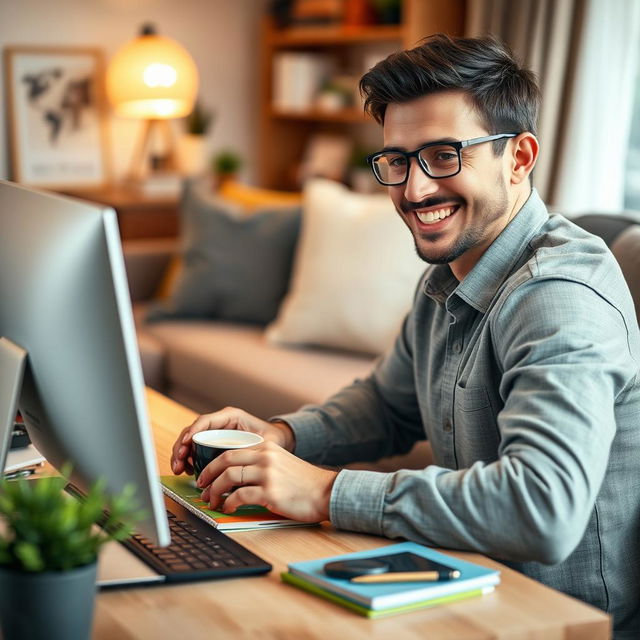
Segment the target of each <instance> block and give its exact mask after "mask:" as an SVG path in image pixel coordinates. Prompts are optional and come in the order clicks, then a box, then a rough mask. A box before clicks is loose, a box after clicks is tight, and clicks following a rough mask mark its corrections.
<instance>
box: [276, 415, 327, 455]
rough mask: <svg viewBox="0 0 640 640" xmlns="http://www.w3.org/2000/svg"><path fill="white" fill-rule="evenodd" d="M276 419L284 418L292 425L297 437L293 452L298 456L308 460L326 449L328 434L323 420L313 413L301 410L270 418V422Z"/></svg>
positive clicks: (284, 420)
mask: <svg viewBox="0 0 640 640" xmlns="http://www.w3.org/2000/svg"><path fill="white" fill-rule="evenodd" d="M274 420H282V421H283V422H286V423H287V424H288V425H289V426H290V427H291V430H292V431H293V435H294V436H295V438H296V446H295V449H294V450H293V453H295V455H297V456H298V458H302V459H303V460H307V459H309V458H313V457H315V456H317V455H318V453H320V452H322V451H324V450H325V449H326V447H327V436H326V435H325V431H324V426H323V424H322V420H320V419H319V418H318V417H317V416H315V415H314V414H313V413H310V412H304V411H299V412H296V413H287V414H284V415H280V416H273V418H269V422H272V421H274Z"/></svg>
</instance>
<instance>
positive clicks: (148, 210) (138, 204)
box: [65, 186, 179, 240]
mask: <svg viewBox="0 0 640 640" xmlns="http://www.w3.org/2000/svg"><path fill="white" fill-rule="evenodd" d="M65 193H66V195H70V196H73V197H75V198H80V199H81V200H88V201H89V202H96V203H99V204H104V205H107V206H109V207H113V208H114V209H115V211H116V214H117V216H118V225H119V227H120V237H121V238H122V240H137V239H140V238H167V237H175V236H177V235H178V230H179V217H178V196H173V195H150V194H147V193H145V192H144V191H142V190H140V189H134V188H128V187H124V186H107V187H104V188H102V189H91V190H89V189H87V190H82V189H77V190H66V191H65Z"/></svg>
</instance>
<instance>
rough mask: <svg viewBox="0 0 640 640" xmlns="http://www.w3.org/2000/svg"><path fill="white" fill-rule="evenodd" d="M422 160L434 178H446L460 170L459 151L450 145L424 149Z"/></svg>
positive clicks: (421, 152) (421, 153)
mask: <svg viewBox="0 0 640 640" xmlns="http://www.w3.org/2000/svg"><path fill="white" fill-rule="evenodd" d="M420 159H421V160H422V162H423V164H425V165H426V167H427V170H428V171H429V173H430V174H431V175H432V176H433V177H434V178H444V177H446V176H450V175H453V174H455V173H457V172H458V171H459V170H460V156H459V155H458V150H457V149H456V148H455V147H452V146H451V145H448V144H442V145H436V146H434V147H427V148H426V149H422V150H421V151H420Z"/></svg>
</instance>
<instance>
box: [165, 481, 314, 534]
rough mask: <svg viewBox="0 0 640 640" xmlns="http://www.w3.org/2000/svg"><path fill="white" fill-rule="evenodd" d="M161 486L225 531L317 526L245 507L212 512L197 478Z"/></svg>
mask: <svg viewBox="0 0 640 640" xmlns="http://www.w3.org/2000/svg"><path fill="white" fill-rule="evenodd" d="M160 482H161V483H162V490H163V491H164V493H165V494H167V495H168V496H169V497H170V498H172V499H173V500H175V501H176V502H177V503H178V504H180V505H182V506H183V507H184V508H185V509H187V510H188V511H190V512H191V513H193V514H194V515H196V516H198V517H199V518H202V520H204V521H205V522H207V523H208V524H210V525H211V526H212V527H215V528H216V529H220V530H221V531H243V530H248V529H274V528H279V527H302V526H307V527H308V526H313V525H314V524H315V523H311V522H298V521H297V520H290V519H289V518H285V517H284V516H281V515H278V514H277V513H273V512H272V511H269V510H268V509H265V508H264V507H261V506H258V505H245V506H242V507H240V508H239V509H238V510H237V511H236V512H235V513H224V512H222V511H216V510H215V509H211V508H209V504H208V503H206V502H205V501H204V500H202V498H200V494H201V493H202V490H201V489H198V487H196V486H195V484H194V481H193V476H184V475H182V476H160Z"/></svg>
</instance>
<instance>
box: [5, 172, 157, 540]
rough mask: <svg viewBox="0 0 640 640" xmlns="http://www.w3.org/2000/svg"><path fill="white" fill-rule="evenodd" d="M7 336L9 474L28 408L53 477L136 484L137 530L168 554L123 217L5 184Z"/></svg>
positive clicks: (81, 483)
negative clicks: (61, 472)
mask: <svg viewBox="0 0 640 640" xmlns="http://www.w3.org/2000/svg"><path fill="white" fill-rule="evenodd" d="M0 337H4V338H5V339H7V340H8V341H10V343H9V342H7V340H4V341H2V343H0V367H2V370H1V371H0V375H1V377H2V380H1V382H0V403H3V405H4V406H0V420H2V423H0V465H1V466H0V468H1V469H3V468H4V462H5V457H6V448H7V444H8V435H7V430H10V429H11V428H12V426H13V419H14V417H15V414H13V415H11V414H12V413H13V405H14V399H16V397H17V403H18V407H19V410H20V413H21V414H22V417H23V419H24V422H25V424H26V428H27V431H28V433H29V436H30V438H31V440H32V442H33V443H34V445H35V446H36V448H37V449H38V450H39V451H40V452H41V453H42V455H43V456H45V458H46V459H47V460H48V461H49V462H50V463H51V464H52V465H53V466H55V467H56V468H58V469H60V467H61V466H62V465H63V464H64V463H65V462H66V461H69V462H71V464H72V465H73V473H72V478H71V480H72V483H73V484H74V485H75V486H76V487H77V488H78V489H80V490H81V491H87V490H88V488H89V487H90V485H91V484H92V483H93V482H94V481H95V480H96V479H98V478H104V479H105V481H106V486H107V491H108V492H111V493H116V492H120V491H121V490H122V489H123V488H124V486H125V485H127V484H130V483H132V484H133V485H135V487H136V497H137V500H138V503H139V504H140V507H141V509H142V510H144V511H145V512H146V517H145V519H144V520H142V521H141V522H139V523H138V525H137V528H138V530H139V531H140V533H142V534H143V535H145V536H147V537H148V538H151V539H152V540H154V541H155V542H156V543H157V544H159V545H162V546H164V545H166V544H168V543H169V529H168V524H167V516H166V511H165V506H164V501H163V495H162V489H161V485H160V481H159V477H158V470H157V465H156V458H155V451H154V446H153V439H152V435H151V430H150V426H149V418H148V415H147V409H146V402H145V395H144V382H143V377H142V367H141V364H140V356H139V353H138V347H137V341H136V332H135V327H134V322H133V315H132V311H131V303H130V299H129V289H128V285H127V279H126V274H125V267H124V260H123V256H122V247H121V244H120V236H119V232H118V224H117V219H116V214H115V212H114V211H113V209H110V208H109V207H105V206H100V205H95V204H89V203H86V202H82V201H80V200H75V199H71V198H66V197H62V196H59V195H53V194H50V193H45V192H40V191H36V190H33V189H29V188H25V187H21V186H19V185H16V184H13V183H10V182H4V181H0ZM21 350H24V351H26V356H27V357H26V361H25V360H24V359H22V358H21V354H22V353H23V352H22V351H21ZM21 363H24V364H25V366H24V375H23V376H22V372H21V366H22V365H21ZM21 377H22V385H21V388H20V389H18V387H19V384H18V383H19V381H20V378H21Z"/></svg>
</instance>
